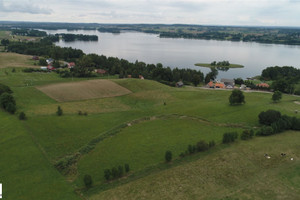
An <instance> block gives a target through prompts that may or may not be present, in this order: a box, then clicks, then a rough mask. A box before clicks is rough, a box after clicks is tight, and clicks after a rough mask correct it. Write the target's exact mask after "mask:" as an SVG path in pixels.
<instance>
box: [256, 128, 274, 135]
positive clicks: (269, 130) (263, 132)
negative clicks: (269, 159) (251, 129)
mask: <svg viewBox="0 0 300 200" xmlns="http://www.w3.org/2000/svg"><path fill="white" fill-rule="evenodd" d="M273 133H274V131H273V128H272V127H270V126H264V127H262V128H260V129H259V130H258V131H257V132H256V135H260V136H268V135H272V134H273Z"/></svg>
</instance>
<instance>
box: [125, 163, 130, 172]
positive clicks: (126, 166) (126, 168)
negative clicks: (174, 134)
mask: <svg viewBox="0 0 300 200" xmlns="http://www.w3.org/2000/svg"><path fill="white" fill-rule="evenodd" d="M124 168H125V173H128V172H129V171H130V168H129V164H127V163H126V164H125V165H124Z"/></svg>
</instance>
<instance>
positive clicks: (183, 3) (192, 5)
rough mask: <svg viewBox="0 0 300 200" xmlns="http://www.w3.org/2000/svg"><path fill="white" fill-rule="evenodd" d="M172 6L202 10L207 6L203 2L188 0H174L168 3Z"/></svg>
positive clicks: (179, 8)
mask: <svg viewBox="0 0 300 200" xmlns="http://www.w3.org/2000/svg"><path fill="white" fill-rule="evenodd" d="M167 5H168V6H170V7H171V8H176V9H178V10H183V11H200V10H203V9H205V8H206V7H207V4H206V3H203V2H187V1H172V2H171V3H168V4H167Z"/></svg>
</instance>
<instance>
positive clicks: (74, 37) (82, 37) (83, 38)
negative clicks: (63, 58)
mask: <svg viewBox="0 0 300 200" xmlns="http://www.w3.org/2000/svg"><path fill="white" fill-rule="evenodd" d="M55 36H57V37H59V36H61V38H62V39H63V40H64V41H66V42H73V41H75V40H79V41H98V36H97V35H83V34H70V33H59V34H55Z"/></svg>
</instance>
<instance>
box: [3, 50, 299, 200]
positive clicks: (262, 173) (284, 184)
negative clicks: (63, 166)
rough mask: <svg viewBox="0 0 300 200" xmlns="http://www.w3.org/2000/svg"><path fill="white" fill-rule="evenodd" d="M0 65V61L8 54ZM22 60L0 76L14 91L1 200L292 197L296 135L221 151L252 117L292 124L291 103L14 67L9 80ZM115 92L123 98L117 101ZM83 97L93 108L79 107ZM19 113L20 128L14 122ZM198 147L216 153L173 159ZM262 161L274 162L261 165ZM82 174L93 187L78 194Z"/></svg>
mask: <svg viewBox="0 0 300 200" xmlns="http://www.w3.org/2000/svg"><path fill="white" fill-rule="evenodd" d="M0 55H1V54H0ZM2 56H3V58H4V60H6V61H5V62H8V60H9V59H10V57H11V56H12V54H2ZM21 57H22V56H20V55H17V54H16V59H15V61H16V62H15V64H14V65H13V66H11V67H9V66H8V65H6V67H5V68H1V69H0V82H1V83H4V84H7V85H8V86H10V87H11V89H12V90H13V91H14V93H13V95H14V97H15V99H16V102H17V109H18V111H17V114H16V115H9V114H7V113H5V112H3V111H0V117H1V118H0V135H1V137H0V144H1V145H0V151H1V152H2V154H3V155H4V157H3V158H2V161H1V162H0V182H2V183H3V188H4V189H3V191H4V192H3V195H4V196H6V197H7V199H20V198H22V199H41V198H42V199H47V198H48V196H47V194H49V193H52V191H53V196H51V197H53V198H56V199H58V198H59V199H78V198H79V196H78V195H75V192H74V191H76V193H79V194H81V195H83V197H81V198H84V199H176V198H177V199H199V198H198V197H202V198H201V199H266V198H267V197H270V198H271V199H294V197H296V195H297V196H299V195H298V194H299V191H297V190H296V189H295V188H299V178H297V177H299V173H300V172H299V170H300V169H299V167H296V166H297V164H298V166H299V161H298V159H299V156H298V155H299V148H297V147H298V146H297V141H299V132H286V133H284V134H280V135H275V136H272V137H265V138H258V137H256V138H255V139H253V140H250V141H247V142H242V141H239V142H237V143H235V144H233V145H230V146H226V145H221V144H220V142H221V138H222V134H223V133H224V132H227V131H237V132H239V133H240V132H241V131H242V130H243V129H245V128H252V127H257V126H259V123H258V117H257V116H258V114H259V113H260V112H261V111H265V110H267V109H275V110H279V111H281V112H282V113H283V114H287V115H289V116H297V117H298V114H296V113H295V110H300V105H299V104H296V103H294V102H295V101H296V102H297V101H298V102H300V98H299V97H297V96H290V95H283V99H282V100H281V101H280V102H279V103H273V102H272V100H271V96H272V94H269V93H255V92H253V93H245V100H246V104H244V105H241V106H230V105H229V102H228V97H229V95H230V92H231V91H226V90H224V91H223V90H203V89H200V88H193V87H186V88H172V87H169V86H166V85H163V84H160V83H158V82H155V81H150V80H139V79H111V80H99V78H96V80H91V79H86V78H85V79H83V78H73V79H72V78H61V77H60V76H59V75H58V74H56V73H24V72H22V69H23V68H16V72H12V67H17V66H21V65H22V63H23V62H26V59H21ZM0 62H1V61H0ZM47 87H50V89H51V90H49V91H50V92H52V93H54V94H55V93H56V95H57V94H62V93H63V94H62V95H64V94H65V95H66V96H62V97H55V98H58V99H59V98H61V99H60V100H61V101H62V100H63V101H65V102H57V101H56V100H54V99H52V98H51V97H49V96H48V95H46V94H45V93H43V92H41V91H40V90H38V89H37V88H47ZM51 87H52V88H51ZM107 89H109V90H107ZM57 91H59V92H60V93H58V92H57ZM121 93H122V94H126V95H122V96H116V94H121ZM105 95H107V96H105ZM87 96H88V97H89V98H92V99H82V97H84V98H85V97H87ZM102 97H105V98H102ZM68 98H69V100H68ZM76 98H78V99H76ZM66 100H68V101H66ZM58 105H59V106H61V108H62V109H63V112H64V114H63V116H60V117H59V116H57V115H56V114H55V113H56V110H57V106H58ZM21 111H24V112H25V113H26V115H27V118H28V119H27V120H26V121H19V120H18V119H17V116H18V113H19V112H21ZM78 111H82V112H87V116H84V115H78ZM201 139H203V140H206V141H210V140H215V141H216V143H217V146H216V147H215V148H214V149H212V150H210V151H209V152H205V153H199V154H196V155H194V156H188V157H185V158H183V159H179V154H180V153H181V152H184V151H186V149H187V146H188V145H189V144H195V143H197V142H198V141H199V140H201ZM90 144H93V146H90ZM82 149H88V151H82ZM166 150H171V151H172V152H173V157H174V159H175V160H174V161H173V163H172V164H170V165H166V164H165V163H164V153H165V151H166ZM281 151H284V152H286V153H287V154H288V155H293V156H294V158H295V160H294V161H295V162H293V163H292V165H289V164H288V162H287V161H286V160H284V159H282V160H280V157H279V156H278V155H279V154H280V152H281ZM264 153H269V154H270V155H272V156H273V155H274V158H276V159H274V160H273V159H271V160H267V162H266V160H264V159H265V158H264V157H263V156H262V155H263V154H264ZM278 153H279V154H278ZM74 155H79V157H78V159H77V160H76V162H75V164H74V165H73V166H72V167H74V168H72V170H73V171H72V174H68V175H62V174H60V173H59V172H58V171H57V170H56V169H55V168H54V164H55V163H57V162H58V161H60V160H61V159H64V158H68V157H71V156H74ZM6 163H8V164H6ZM125 163H128V164H129V165H130V168H131V172H130V176H129V177H125V178H122V179H121V180H120V181H115V182H112V183H106V182H105V181H104V178H103V170H104V169H106V168H112V167H114V166H116V165H121V164H125ZM286 171H288V173H285V172H286ZM85 174H90V175H91V176H92V178H93V181H94V186H93V188H91V189H90V190H88V191H86V190H84V189H82V187H83V180H82V179H83V176H84V175H85ZM32 177H34V178H32ZM28 180H30V181H28ZM266 180H267V181H266ZM27 182H28V183H27ZM25 183H27V185H26V184H25ZM265 183H266V184H265ZM268 184H269V185H270V186H267V185H268ZM5 185H6V186H5ZM16 188H20V189H19V190H17V189H16ZM32 188H34V189H32ZM54 190H55V191H54ZM16 191H20V192H16ZM153 191H155V192H153ZM297 192H298V193H297ZM44 197H45V198H44ZM51 197H49V199H53V198H51Z"/></svg>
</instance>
